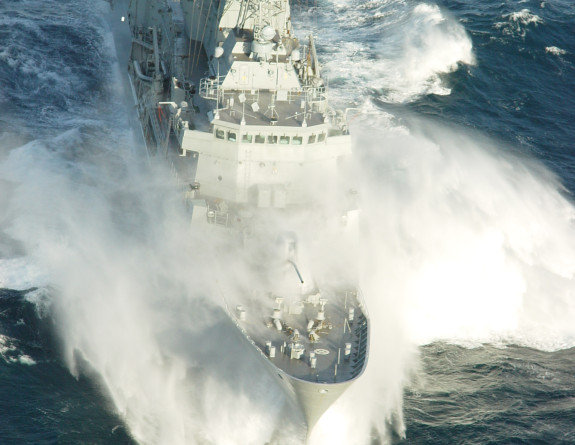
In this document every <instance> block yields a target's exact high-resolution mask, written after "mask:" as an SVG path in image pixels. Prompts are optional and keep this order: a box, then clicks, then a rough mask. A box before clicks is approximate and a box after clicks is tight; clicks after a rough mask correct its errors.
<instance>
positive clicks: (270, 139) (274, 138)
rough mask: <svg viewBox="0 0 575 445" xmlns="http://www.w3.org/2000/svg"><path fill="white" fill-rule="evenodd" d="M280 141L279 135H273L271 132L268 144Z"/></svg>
mask: <svg viewBox="0 0 575 445" xmlns="http://www.w3.org/2000/svg"><path fill="white" fill-rule="evenodd" d="M277 143H278V137H277V136H272V135H271V134H270V135H269V136H268V144H277Z"/></svg>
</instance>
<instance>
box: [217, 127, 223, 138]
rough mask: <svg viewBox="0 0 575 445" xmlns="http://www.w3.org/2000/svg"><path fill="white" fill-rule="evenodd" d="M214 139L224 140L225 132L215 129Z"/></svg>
mask: <svg viewBox="0 0 575 445" xmlns="http://www.w3.org/2000/svg"><path fill="white" fill-rule="evenodd" d="M216 138H218V139H225V132H224V130H220V129H216Z"/></svg>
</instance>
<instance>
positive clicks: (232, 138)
mask: <svg viewBox="0 0 575 445" xmlns="http://www.w3.org/2000/svg"><path fill="white" fill-rule="evenodd" d="M236 137H237V134H236V132H235V131H228V141H230V142H236Z"/></svg>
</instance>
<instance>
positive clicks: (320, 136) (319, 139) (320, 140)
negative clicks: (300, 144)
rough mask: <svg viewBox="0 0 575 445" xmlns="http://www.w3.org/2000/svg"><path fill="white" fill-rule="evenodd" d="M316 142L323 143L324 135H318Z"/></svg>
mask: <svg viewBox="0 0 575 445" xmlns="http://www.w3.org/2000/svg"><path fill="white" fill-rule="evenodd" d="M317 141H318V142H323V141H325V133H320V134H319V135H318V136H317Z"/></svg>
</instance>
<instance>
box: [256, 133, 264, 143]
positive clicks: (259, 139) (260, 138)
mask: <svg viewBox="0 0 575 445" xmlns="http://www.w3.org/2000/svg"><path fill="white" fill-rule="evenodd" d="M265 142H266V137H265V136H264V135H263V134H256V144H264V143H265Z"/></svg>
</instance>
